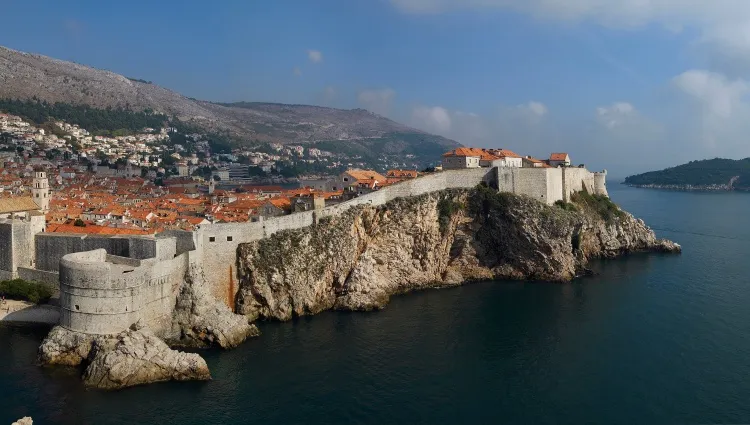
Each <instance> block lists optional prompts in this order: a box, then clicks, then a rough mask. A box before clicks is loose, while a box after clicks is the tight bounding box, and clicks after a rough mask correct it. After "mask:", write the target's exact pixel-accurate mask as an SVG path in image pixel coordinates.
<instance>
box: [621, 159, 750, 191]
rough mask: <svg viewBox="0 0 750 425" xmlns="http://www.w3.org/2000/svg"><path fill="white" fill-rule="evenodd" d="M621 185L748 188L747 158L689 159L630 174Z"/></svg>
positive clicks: (711, 188)
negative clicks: (664, 166)
mask: <svg viewBox="0 0 750 425" xmlns="http://www.w3.org/2000/svg"><path fill="white" fill-rule="evenodd" d="M625 184H627V185H630V186H637V187H655V188H666V189H684V190H750V158H745V159H740V160H734V159H722V158H715V159H706V160H702V161H691V162H689V163H687V164H683V165H679V166H677V167H672V168H667V169H664V170H661V171H651V172H648V173H643V174H638V175H635V176H630V177H628V178H626V179H625Z"/></svg>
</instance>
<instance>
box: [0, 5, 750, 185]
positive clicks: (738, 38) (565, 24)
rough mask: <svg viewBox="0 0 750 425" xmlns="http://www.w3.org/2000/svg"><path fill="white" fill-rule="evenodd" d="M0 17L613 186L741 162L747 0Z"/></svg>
mask: <svg viewBox="0 0 750 425" xmlns="http://www.w3.org/2000/svg"><path fill="white" fill-rule="evenodd" d="M71 3H72V4H71ZM0 9H2V11H3V13H2V14H3V16H4V17H5V18H6V19H3V25H1V26H0V45H4V46H6V47H10V48H13V49H17V50H22V51H28V52H33V53H40V54H43V55H47V56H51V57H55V58H59V59H64V60H69V61H75V62H78V63H81V64H85V65H90V66H93V67H96V68H101V69H108V70H111V71H114V72H117V73H120V74H123V75H125V76H128V77H131V78H141V79H145V80H150V81H153V82H154V83H156V84H158V85H161V86H164V87H167V88H169V89H172V90H175V91H177V92H179V93H182V94H184V95H186V96H190V97H195V98H199V99H205V100H211V101H222V102H228V101H270V102H283V103H297V104H315V105H323V106H331V107H337V108H357V107H359V108H366V109H369V110H371V111H373V112H376V113H378V114H381V115H384V116H386V117H388V118H391V119H394V120H396V121H399V122H402V123H404V124H408V125H411V126H413V127H416V128H419V129H422V130H426V131H429V132H432V133H436V134H440V135H443V136H446V137H449V138H451V139H454V140H457V141H459V142H461V143H463V144H466V145H471V146H477V147H492V148H506V149H512V150H514V151H516V152H518V153H519V154H524V155H525V154H530V155H534V156H538V157H546V156H547V155H548V154H549V153H550V152H552V151H565V152H568V153H569V154H570V155H571V157H572V159H573V161H574V162H575V163H585V164H586V165H587V166H588V168H589V169H594V170H599V169H608V170H609V171H610V173H611V174H614V175H618V176H624V175H627V174H631V173H635V172H642V171H648V170H652V169H657V168H663V167H666V166H672V165H678V164H681V163H685V162H687V161H690V160H695V159H705V158H714V157H728V158H735V159H739V158H745V157H748V156H750V143H748V141H747V138H748V136H750V97H749V95H750V1H747V0H712V1H707V0H315V1H310V0H273V1H261V0H217V1H214V2H209V3H207V2H204V1H200V2H199V1H191V0H181V1H176V0H163V1H159V2H154V1H141V0H133V1H129V2H117V3H115V2H103V1H88V0H80V1H76V2H60V1H35V0H0ZM13 16H15V17H17V19H7V18H8V17H13Z"/></svg>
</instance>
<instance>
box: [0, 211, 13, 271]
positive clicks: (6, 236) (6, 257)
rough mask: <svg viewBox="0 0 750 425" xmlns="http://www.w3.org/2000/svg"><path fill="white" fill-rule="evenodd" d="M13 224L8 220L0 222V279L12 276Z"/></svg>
mask: <svg viewBox="0 0 750 425" xmlns="http://www.w3.org/2000/svg"><path fill="white" fill-rule="evenodd" d="M12 244H13V226H12V225H11V223H10V221H8V222H5V223H0V247H2V249H0V279H2V280H8V279H12V278H13V273H12V272H11V270H14V267H13V250H12V249H11V245H12Z"/></svg>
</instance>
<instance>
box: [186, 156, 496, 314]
mask: <svg viewBox="0 0 750 425" xmlns="http://www.w3.org/2000/svg"><path fill="white" fill-rule="evenodd" d="M493 175H494V174H493V171H492V170H491V169H487V168H476V169H469V170H451V171H444V172H441V173H435V174H430V175H428V176H424V177H420V178H417V179H410V180H405V181H403V182H400V183H398V184H395V185H392V186H387V187H385V188H383V189H380V190H377V191H375V192H372V193H368V194H366V195H362V196H358V197H356V198H354V199H351V200H349V201H346V202H342V203H340V204H336V205H333V206H330V207H326V208H323V209H322V210H318V211H305V212H300V213H295V214H291V215H285V216H280V217H274V218H269V219H266V220H262V221H259V222H255V223H226V224H211V225H204V226H201V229H200V236H198V238H199V239H200V240H201V241H202V244H203V248H202V258H203V268H204V270H205V277H206V283H207V284H208V285H209V288H210V290H211V293H212V294H213V295H214V297H216V298H217V299H219V300H224V301H225V302H226V303H227V305H228V306H229V307H230V308H234V296H235V294H236V293H237V290H238V289H239V285H238V283H237V282H238V280H237V279H238V278H237V247H238V246H239V244H241V243H247V242H252V241H256V240H259V239H263V238H265V237H268V236H270V235H272V234H274V233H276V232H279V231H282V230H294V229H301V228H304V227H308V226H311V225H313V224H314V223H315V222H316V220H318V219H320V218H322V217H330V216H336V215H340V214H342V213H343V212H344V211H346V210H348V209H349V208H351V207H354V206H357V205H374V206H378V205H383V204H385V203H387V202H389V201H391V200H393V199H396V198H400V197H406V196H418V195H422V194H425V193H429V192H435V191H439V190H443V189H446V188H473V187H475V186H476V185H478V184H479V183H481V182H482V181H485V182H487V183H488V184H489V183H492V182H491V176H493ZM212 238H213V239H212ZM229 238H231V240H229Z"/></svg>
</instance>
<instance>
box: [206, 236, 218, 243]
mask: <svg viewBox="0 0 750 425" xmlns="http://www.w3.org/2000/svg"><path fill="white" fill-rule="evenodd" d="M208 241H209V242H216V238H215V237H213V236H210V237H209V238H208Z"/></svg>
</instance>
